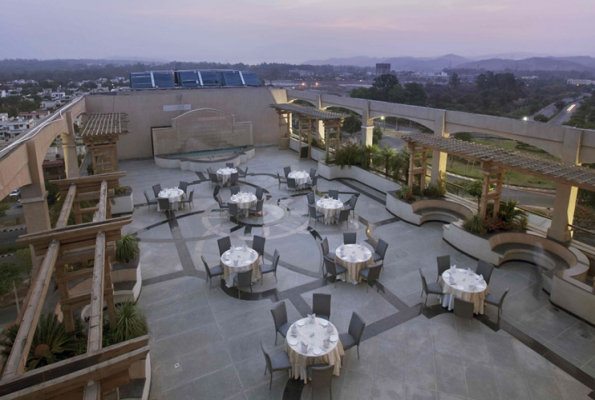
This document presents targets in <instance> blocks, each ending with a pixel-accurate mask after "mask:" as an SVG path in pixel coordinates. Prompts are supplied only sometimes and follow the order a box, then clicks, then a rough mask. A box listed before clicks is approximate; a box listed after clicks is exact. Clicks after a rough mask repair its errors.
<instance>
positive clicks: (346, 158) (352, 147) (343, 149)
mask: <svg viewBox="0 0 595 400" xmlns="http://www.w3.org/2000/svg"><path fill="white" fill-rule="evenodd" d="M360 161H361V150H360V146H358V145H357V144H355V143H353V142H347V143H345V144H343V145H342V146H340V147H339V148H338V149H337V150H336V151H335V154H334V156H333V158H332V163H333V164H335V165H338V166H340V167H341V169H343V168H344V167H345V166H352V165H358V164H359V163H360Z"/></svg>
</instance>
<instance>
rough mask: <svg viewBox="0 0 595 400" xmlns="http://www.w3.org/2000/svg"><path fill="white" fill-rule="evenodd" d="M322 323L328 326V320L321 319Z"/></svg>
mask: <svg viewBox="0 0 595 400" xmlns="http://www.w3.org/2000/svg"><path fill="white" fill-rule="evenodd" d="M320 325H322V326H323V327H325V328H326V327H327V326H328V321H327V320H324V319H323V320H321V321H320Z"/></svg>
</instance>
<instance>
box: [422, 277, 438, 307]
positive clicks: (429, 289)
mask: <svg viewBox="0 0 595 400" xmlns="http://www.w3.org/2000/svg"><path fill="white" fill-rule="evenodd" d="M419 275H420V276H421V285H422V290H421V295H423V294H424V292H425V293H426V301H424V307H425V306H426V304H428V296H429V295H430V294H435V295H437V296H441V295H442V287H441V286H440V284H438V283H437V282H432V283H430V284H428V282H427V280H426V277H425V276H424V273H423V272H421V268H420V269H419ZM421 295H420V296H421Z"/></svg>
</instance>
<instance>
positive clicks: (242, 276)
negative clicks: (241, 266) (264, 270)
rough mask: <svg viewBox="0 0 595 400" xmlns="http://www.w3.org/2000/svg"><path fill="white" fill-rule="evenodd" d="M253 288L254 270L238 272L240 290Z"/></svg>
mask: <svg viewBox="0 0 595 400" xmlns="http://www.w3.org/2000/svg"><path fill="white" fill-rule="evenodd" d="M250 286H252V270H251V269H249V270H248V271H243V272H238V288H244V287H250Z"/></svg>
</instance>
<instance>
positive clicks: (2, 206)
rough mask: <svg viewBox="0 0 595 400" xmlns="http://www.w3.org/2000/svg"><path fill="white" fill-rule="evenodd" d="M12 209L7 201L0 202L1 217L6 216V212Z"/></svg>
mask: <svg viewBox="0 0 595 400" xmlns="http://www.w3.org/2000/svg"><path fill="white" fill-rule="evenodd" d="M9 209H10V204H9V203H7V202H1V203H0V218H4V217H6V212H7V211H8V210H9Z"/></svg>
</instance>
